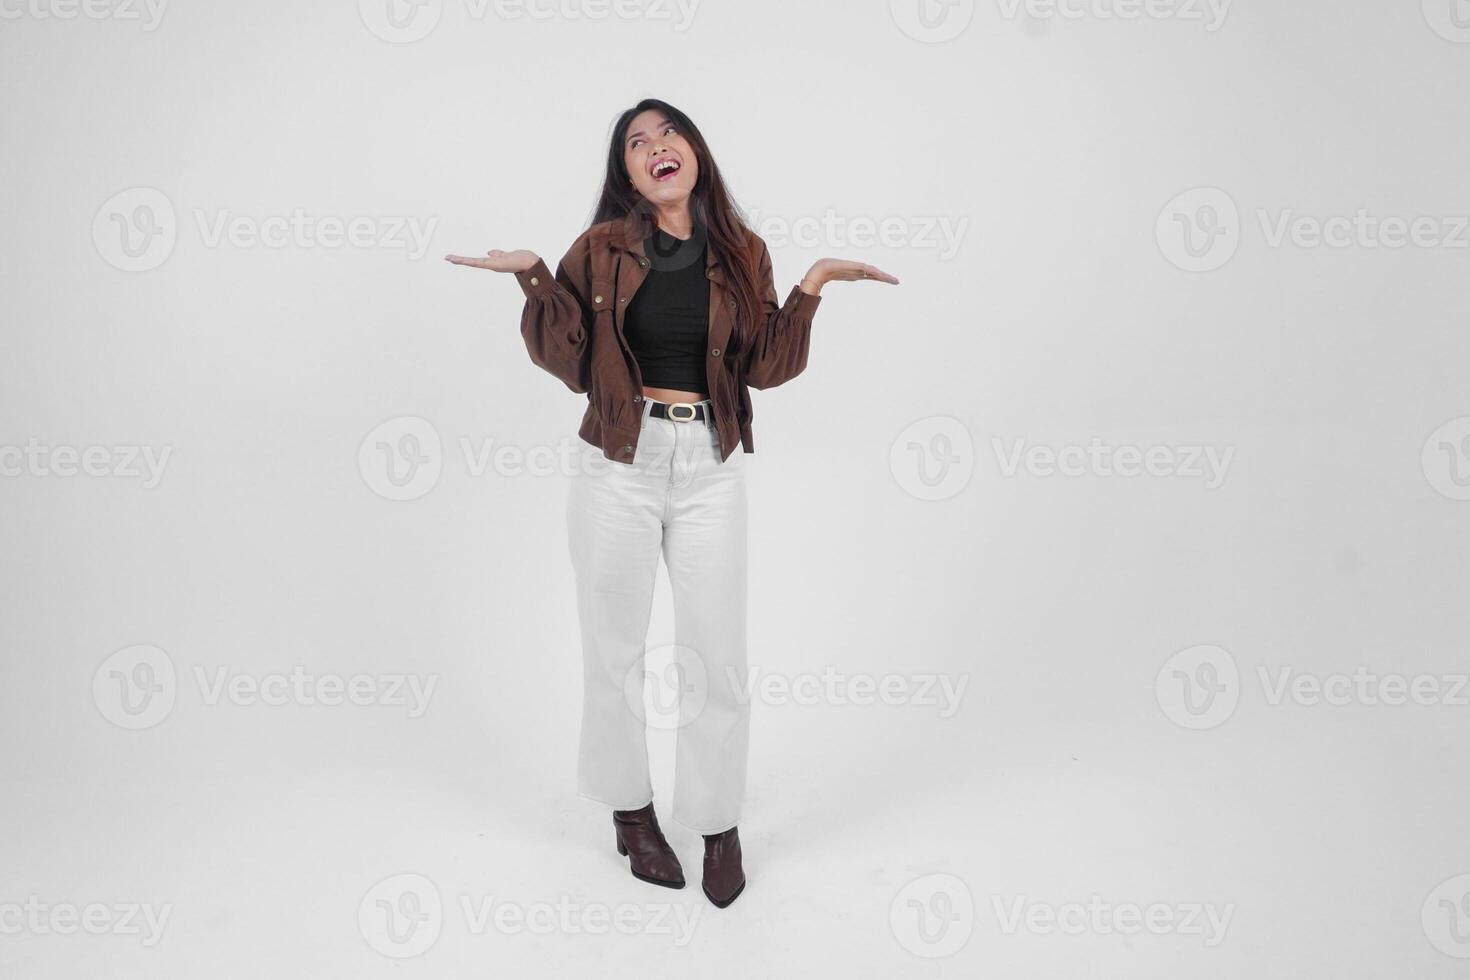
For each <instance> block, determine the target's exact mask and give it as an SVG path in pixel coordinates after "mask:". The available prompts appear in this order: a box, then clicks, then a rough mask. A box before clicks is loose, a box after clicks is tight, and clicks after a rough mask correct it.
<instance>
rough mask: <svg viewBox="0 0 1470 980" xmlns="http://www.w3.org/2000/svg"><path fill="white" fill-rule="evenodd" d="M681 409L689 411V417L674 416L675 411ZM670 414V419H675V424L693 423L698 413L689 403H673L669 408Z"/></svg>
mask: <svg viewBox="0 0 1470 980" xmlns="http://www.w3.org/2000/svg"><path fill="white" fill-rule="evenodd" d="M680 408H683V409H687V410H688V412H689V414H688V415H675V414H674V412H675V410H676V409H680ZM668 414H669V418H671V419H673V420H674V421H675V422H692V421H694V416H695V415H696V414H697V413H696V412H695V411H694V406H693V405H690V404H689V403H688V402H675V403H673V404H672V405H670V406H669V408H668Z"/></svg>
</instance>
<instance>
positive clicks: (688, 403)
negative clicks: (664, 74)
mask: <svg viewBox="0 0 1470 980" xmlns="http://www.w3.org/2000/svg"><path fill="white" fill-rule="evenodd" d="M446 258H447V259H448V260H449V261H450V262H454V263H456V264H459V265H467V266H472V267H474V268H477V269H489V270H492V271H494V272H509V273H513V274H514V275H515V276H516V278H517V280H518V281H519V283H520V285H521V288H522V290H523V291H524V293H525V296H526V305H525V309H524V311H523V313H522V316H521V336H522V338H523V339H524V340H525V343H526V349H527V351H528V352H529V353H530V356H531V360H532V361H533V362H535V363H536V364H538V365H540V366H541V367H543V368H545V369H546V370H547V371H549V372H551V373H552V374H554V375H556V376H557V377H558V378H559V379H561V381H562V382H563V383H564V384H565V385H566V386H567V387H568V388H569V389H571V390H572V391H574V392H578V393H585V394H586V395H587V409H586V411H585V413H584V414H583V417H582V425H581V428H580V429H579V431H578V434H579V435H580V436H581V437H582V438H583V439H584V440H585V441H587V442H589V443H591V444H592V445H594V446H597V447H598V448H600V449H601V450H602V455H603V456H605V457H606V458H607V459H609V460H612V461H613V463H614V464H616V465H612V466H607V467H602V468H601V470H605V471H606V472H598V473H592V472H588V471H585V470H584V471H583V472H581V473H579V474H578V475H577V476H576V477H575V478H574V479H573V482H572V485H571V489H570V492H569V494H568V499H567V529H568V537H569V541H570V545H571V555H572V561H573V565H574V568H575V571H576V580H577V610H578V615H579V619H580V623H581V631H582V654H583V708H582V731H581V750H580V755H579V762H578V791H579V792H580V793H581V795H583V796H586V797H588V798H590V799H593V800H597V801H599V802H601V803H604V804H606V805H608V806H610V807H612V809H613V827H614V834H615V840H616V844H617V848H618V853H620V854H626V855H627V856H628V858H629V864H630V869H631V870H632V873H633V874H634V876H636V877H638V878H640V879H642V880H644V881H649V882H652V883H654V884H657V885H664V886H667V887H671V888H682V887H683V886H684V874H683V869H682V867H681V866H680V864H679V858H678V857H677V855H675V854H674V852H673V850H672V849H671V848H670V847H669V845H668V842H667V841H666V840H665V839H664V835H663V833H662V831H661V830H660V829H659V825H658V818H657V816H656V815H655V814H654V810H653V788H652V784H651V782H650V780H649V773H648V751H647V743H646V740H645V723H644V720H643V718H642V715H641V711H642V696H641V692H642V679H643V675H642V663H643V655H644V643H645V640H646V635H647V630H648V618H649V610H650V606H651V604H652V599H653V588H654V579H655V575H656V572H657V568H658V559H659V554H660V552H662V554H663V557H664V561H665V564H666V565H667V566H668V571H669V582H670V584H671V586H672V589H673V594H674V630H675V646H676V649H677V650H678V654H677V664H678V670H679V673H680V680H679V688H680V692H681V699H680V706H679V719H678V729H679V730H678V736H677V747H676V751H675V757H676V763H675V792H674V801H673V815H674V819H675V820H677V821H679V822H680V823H682V824H684V825H685V826H687V827H689V828H690V829H692V830H695V831H697V832H699V833H700V834H702V835H703V837H704V842H705V854H704V878H703V887H704V893H705V895H707V896H708V897H709V899H710V901H711V902H713V903H714V904H715V905H716V906H718V907H720V908H724V907H725V906H727V905H729V904H730V903H731V902H733V901H734V900H735V899H736V898H737V897H738V896H739V895H740V893H741V891H742V890H743V889H744V887H745V874H744V869H743V867H742V863H741V852H740V838H739V835H738V832H737V827H736V825H737V824H738V822H739V817H740V807H741V802H742V800H743V798H744V793H745V760H746V747H747V742H748V735H749V699H748V697H746V696H745V692H744V686H745V676H746V675H745V670H746V654H745V596H746V581H745V575H746V498H745V477H744V471H743V466H742V464H741V462H740V458H741V456H743V455H744V453H749V452H753V451H754V442H753V439H752V435H751V428H750V420H751V417H752V414H753V413H752V408H751V404H750V396H749V392H748V391H747V388H748V387H755V388H770V387H772V386H774V385H778V384H781V383H782V382H785V381H788V380H790V379H791V378H793V377H795V376H796V375H798V374H800V373H801V372H802V370H803V369H804V368H805V367H806V362H807V352H808V347H809V344H810V340H811V327H812V316H813V314H814V313H815V312H816V309H817V305H818V303H819V301H820V297H821V291H822V287H823V286H824V285H826V284H827V283H829V282H834V281H839V280H857V279H867V280H872V281H874V282H886V283H897V282H898V280H897V279H895V278H894V277H893V276H891V275H888V274H887V273H885V272H881V271H879V270H878V269H875V268H873V267H872V266H870V265H864V264H863V263H861V262H851V261H845V260H840V259H821V260H820V261H818V262H817V263H816V264H814V265H813V266H812V267H811V269H809V270H808V271H807V274H806V276H805V277H804V278H803V279H802V280H801V283H800V285H799V286H797V287H794V288H793V289H792V290H791V293H790V295H788V296H787V298H786V301H785V303H784V304H782V303H778V302H777V296H776V290H775V286H774V283H773V278H772V270H771V256H770V252H769V251H768V250H767V248H766V244H765V242H764V241H762V240H761V239H760V237H759V236H757V235H756V234H755V233H754V232H752V231H751V230H750V229H749V228H747V227H746V226H745V224H744V222H743V221H742V220H741V218H740V216H739V214H738V212H737V210H736V207H735V205H734V203H733V201H732V200H731V199H730V195H729V193H728V191H727V190H726V189H725V184H724V181H723V180H722V179H721V177H720V171H719V167H717V166H716V165H715V161H714V158H713V156H711V154H710V150H709V146H708V145H707V144H706V143H705V140H704V137H703V136H701V135H700V132H699V129H698V128H697V127H696V126H695V125H694V123H693V122H691V121H690V119H689V117H688V116H686V115H685V114H684V113H682V112H680V111H679V110H678V109H676V108H674V107H673V106H671V105H669V104H668V103H666V102H663V101H660V100H658V99H644V100H643V101H641V102H639V103H638V104H637V105H635V106H633V107H632V108H631V109H628V110H627V111H626V112H624V113H623V114H622V115H621V116H619V118H618V120H617V122H616V123H615V124H614V126H613V129H612V139H611V144H610V145H609V147H608V155H607V176H606V179H605V181H604V184H603V188H602V196H601V199H600V200H599V202H598V205H597V210H596V213H595V215H594V217H593V223H592V226H591V227H590V228H588V229H587V230H586V231H585V232H583V233H582V234H581V236H579V237H578V238H577V240H576V241H575V242H574V243H573V244H572V246H571V248H569V249H568V250H567V253H566V255H565V256H563V258H562V260H561V262H560V263H559V264H558V266H557V270H556V274H555V276H553V275H551V274H550V272H549V270H548V269H547V267H546V265H545V263H544V262H543V261H542V260H541V259H540V258H539V257H537V256H536V255H535V254H534V253H532V252H529V251H526V250H524V249H522V250H517V251H514V252H505V251H501V250H499V249H492V250H491V251H490V252H488V253H487V255H486V257H485V258H471V257H466V256H460V255H450V256H446ZM737 446H738V447H739V448H742V449H743V452H735V450H736V448H737Z"/></svg>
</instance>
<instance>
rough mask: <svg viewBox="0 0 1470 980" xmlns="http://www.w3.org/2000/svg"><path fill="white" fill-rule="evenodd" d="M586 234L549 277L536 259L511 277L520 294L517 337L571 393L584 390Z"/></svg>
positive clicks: (587, 310) (588, 315)
mask: <svg viewBox="0 0 1470 980" xmlns="http://www.w3.org/2000/svg"><path fill="white" fill-rule="evenodd" d="M587 247H588V243H587V236H586V235H583V236H581V237H580V238H578V239H577V240H576V241H575V242H573V243H572V246H571V248H569V249H568V250H567V253H566V255H564V256H563V257H562V260H561V261H560V262H559V263H557V266H556V275H555V276H553V275H552V274H551V272H550V270H549V269H547V267H546V263H545V261H543V260H542V259H540V258H539V257H538V258H537V259H536V261H535V263H534V264H533V265H531V267H530V268H528V269H524V270H521V271H519V272H517V273H516V274H515V277H516V282H518V283H520V285H521V291H522V292H523V293H525V296H526V305H525V307H524V309H522V311H521V339H522V340H524V341H525V342H526V352H527V353H529V354H530V355H531V360H532V362H534V363H535V364H536V365H537V366H538V367H541V368H544V369H545V370H547V371H549V372H551V373H552V374H554V375H556V377H558V378H559V379H561V381H562V383H563V384H565V385H566V386H567V387H568V388H570V389H571V390H572V391H575V392H578V393H579V394H580V393H583V392H585V391H587V387H588V383H589V377H588V368H587V352H588V337H589V332H590V330H591V326H592V309H591V307H590V306H589V305H588V304H587V300H586V298H585V294H586V292H587V284H588V278H587V277H588V272H587Z"/></svg>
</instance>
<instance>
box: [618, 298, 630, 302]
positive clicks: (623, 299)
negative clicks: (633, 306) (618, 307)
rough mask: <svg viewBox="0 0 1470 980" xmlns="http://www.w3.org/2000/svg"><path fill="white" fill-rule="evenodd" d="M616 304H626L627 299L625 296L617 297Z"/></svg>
mask: <svg viewBox="0 0 1470 980" xmlns="http://www.w3.org/2000/svg"><path fill="white" fill-rule="evenodd" d="M618 302H619V303H626V302H628V297H626V296H619V297H618Z"/></svg>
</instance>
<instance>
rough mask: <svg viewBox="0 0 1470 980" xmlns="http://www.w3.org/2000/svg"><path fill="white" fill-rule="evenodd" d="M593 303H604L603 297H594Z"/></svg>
mask: <svg viewBox="0 0 1470 980" xmlns="http://www.w3.org/2000/svg"><path fill="white" fill-rule="evenodd" d="M592 302H594V303H601V302H602V297H601V296H594V297H592Z"/></svg>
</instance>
